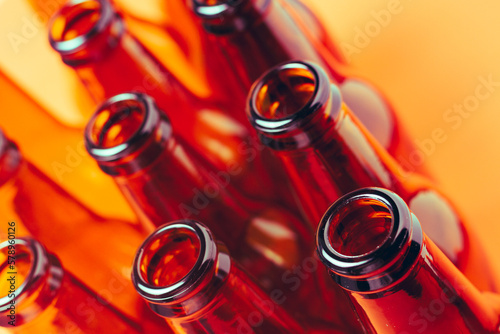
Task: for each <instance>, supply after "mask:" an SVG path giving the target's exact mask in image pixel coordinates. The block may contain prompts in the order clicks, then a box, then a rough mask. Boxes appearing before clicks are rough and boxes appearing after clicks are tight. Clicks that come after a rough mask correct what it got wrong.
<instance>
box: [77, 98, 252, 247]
mask: <svg viewBox="0 0 500 334" xmlns="http://www.w3.org/2000/svg"><path fill="white" fill-rule="evenodd" d="M117 130H118V131H117ZM85 139H86V147H87V150H88V151H89V153H90V155H91V156H92V157H93V158H94V159H96V161H97V162H98V164H99V166H100V168H101V169H102V170H103V171H104V172H105V173H106V174H108V175H110V176H112V177H113V178H114V179H115V181H116V182H117V184H118V186H119V187H120V188H121V190H122V192H123V193H124V194H125V196H126V198H127V199H128V201H129V202H130V203H131V205H132V207H133V208H135V210H136V212H137V213H138V215H139V216H140V217H141V218H143V219H145V220H148V221H150V222H152V223H153V224H155V225H156V226H160V225H162V224H164V223H165V222H167V221H170V220H174V219H181V218H189V217H191V216H197V217H201V218H203V219H206V220H207V221H210V222H214V221H221V220H222V221H224V222H225V221H227V222H229V221H231V222H232V227H231V230H230V231H227V229H224V228H223V227H222V226H223V225H224V224H218V226H221V227H219V228H217V226H214V232H215V233H216V234H217V235H218V236H219V237H226V236H229V235H232V236H233V239H234V236H241V235H242V234H243V231H244V228H245V224H246V223H247V221H248V218H249V214H248V213H247V212H246V211H247V210H245V209H244V207H245V205H244V204H239V203H245V200H243V199H241V198H240V197H241V196H239V195H238V194H237V193H236V192H234V191H233V190H232V189H231V185H230V184H229V182H230V175H226V174H224V173H220V172H216V171H214V170H213V168H211V166H210V165H209V164H208V163H207V162H206V161H205V160H204V159H202V158H201V157H200V156H199V155H197V154H196V152H195V151H194V150H193V149H191V147H190V146H188V145H187V144H185V143H184V142H183V141H182V140H181V139H180V138H176V137H175V136H174V135H173V134H172V127H171V125H170V122H169V120H168V119H167V117H166V116H165V115H164V114H163V113H161V112H160V110H159V109H158V107H157V106H156V104H155V103H154V101H153V100H152V99H151V98H150V97H149V96H147V95H143V94H136V93H127V94H121V95H118V96H115V97H113V98H111V99H109V100H108V101H106V102H105V103H104V104H103V105H102V106H101V107H100V108H99V109H98V110H97V112H96V113H95V114H94V116H93V117H92V118H91V120H90V121H89V123H88V125H87V128H86V131H85ZM224 240H225V241H226V240H228V242H229V243H231V241H230V240H231V238H229V239H226V238H224Z"/></svg>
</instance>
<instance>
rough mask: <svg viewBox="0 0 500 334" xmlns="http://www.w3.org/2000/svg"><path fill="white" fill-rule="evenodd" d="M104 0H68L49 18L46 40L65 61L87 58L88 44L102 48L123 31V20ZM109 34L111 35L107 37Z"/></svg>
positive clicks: (111, 42) (88, 58) (90, 57)
mask: <svg viewBox="0 0 500 334" xmlns="http://www.w3.org/2000/svg"><path fill="white" fill-rule="evenodd" d="M118 17H119V16H117V14H116V12H115V10H114V9H113V7H112V6H111V3H110V2H109V1H106V0H70V1H68V2H67V3H66V4H65V5H64V6H63V7H62V8H61V9H60V10H59V11H58V12H57V13H56V14H54V16H53V17H52V18H51V20H50V22H49V42H50V45H51V46H52V48H53V49H54V50H56V51H57V52H59V53H60V54H61V56H62V58H63V60H64V61H65V62H75V61H87V60H90V59H92V58H93V57H94V56H96V55H94V53H93V50H90V49H89V50H87V47H89V46H90V45H91V44H92V45H95V46H96V47H97V48H102V47H105V46H107V45H111V44H113V43H114V42H115V41H116V39H117V38H118V37H119V36H120V35H121V34H122V33H123V22H122V21H121V20H120V19H118V20H117V19H116V18H118ZM110 37H111V38H110Z"/></svg>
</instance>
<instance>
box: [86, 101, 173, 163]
mask: <svg viewBox="0 0 500 334" xmlns="http://www.w3.org/2000/svg"><path fill="white" fill-rule="evenodd" d="M130 104H133V106H134V107H136V108H138V110H140V112H141V113H142V115H141V117H142V121H141V123H140V125H139V126H138V127H137V129H136V130H135V131H134V132H133V133H132V134H130V135H129V136H128V137H127V138H126V139H125V140H124V141H123V142H122V143H119V144H116V145H112V146H110V147H105V146H103V145H102V144H101V143H100V142H99V141H100V140H101V139H102V138H99V137H101V136H103V135H105V134H106V131H108V130H109V128H111V127H112V126H113V125H115V122H118V121H121V120H123V119H124V117H123V116H122V117H123V118H120V113H121V112H123V109H120V106H122V107H126V106H128V105H130ZM115 109H116V110H115ZM113 111H114V112H113ZM102 117H107V118H106V119H105V120H106V122H102V120H101V118H102ZM125 117H126V116H125ZM162 121H163V122H162ZM101 123H102V124H101ZM160 123H161V126H162V128H161V129H162V134H161V135H162V137H163V138H166V137H169V136H170V135H171V132H172V127H171V125H170V122H169V121H168V119H167V118H166V116H165V115H163V114H160V111H159V110H158V107H157V105H156V103H155V101H154V100H153V98H152V97H150V96H148V95H146V94H142V93H137V92H129V93H122V94H119V95H115V96H113V97H111V98H109V99H108V100H106V101H105V102H104V103H102V104H101V105H100V106H99V107H98V108H97V110H96V111H95V112H94V114H93V115H92V117H91V118H90V120H89V122H88V123H87V126H86V128H85V133H84V135H85V146H86V148H87V151H88V152H89V154H90V155H91V156H92V157H93V158H94V159H95V160H97V161H98V162H112V161H118V160H121V159H123V158H125V157H128V156H130V155H131V154H133V153H135V152H136V151H138V150H139V149H141V147H142V146H143V145H144V143H146V142H147V141H148V140H149V139H151V137H152V136H153V135H154V134H155V131H156V130H157V129H158V127H159V125H160ZM96 127H99V128H98V129H96ZM96 131H97V134H96Z"/></svg>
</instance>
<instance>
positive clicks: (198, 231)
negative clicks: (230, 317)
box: [132, 220, 230, 315]
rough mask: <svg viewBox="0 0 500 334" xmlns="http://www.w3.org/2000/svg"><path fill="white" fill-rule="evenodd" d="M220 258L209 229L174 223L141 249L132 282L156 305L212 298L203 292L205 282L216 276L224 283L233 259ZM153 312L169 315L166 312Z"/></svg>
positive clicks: (185, 222) (193, 224) (185, 221)
mask: <svg viewBox="0 0 500 334" xmlns="http://www.w3.org/2000/svg"><path fill="white" fill-rule="evenodd" d="M219 255H220V254H219V251H218V247H217V244H216V243H215V241H214V239H213V236H212V233H211V232H210V231H209V230H208V228H207V227H205V226H204V225H203V224H201V223H199V222H196V221H193V220H179V221H174V222H171V223H169V224H167V225H163V226H162V227H159V228H158V229H157V230H156V231H155V232H153V234H151V235H150V236H149V237H148V238H147V239H146V241H145V242H144V243H143V244H142V246H141V247H140V248H139V250H138V252H137V255H136V258H135V260H134V265H133V270H132V281H133V283H134V286H135V288H136V290H137V291H138V293H139V294H140V295H141V296H142V297H143V298H144V299H146V300H147V301H148V302H150V303H152V304H182V303H183V301H186V300H188V299H193V298H205V299H209V298H210V296H209V295H208V294H204V293H200V291H202V290H203V287H204V285H205V282H207V281H211V280H212V278H213V277H219V278H220V279H221V280H222V279H223V278H224V277H225V276H226V275H227V273H228V272H229V263H230V260H229V257H227V258H226V259H221V258H220V257H219ZM220 260H224V261H222V262H221V261H220ZM198 304H199V305H198V306H200V305H201V304H202V303H198ZM153 309H154V310H155V311H157V312H158V313H161V314H164V315H165V312H166V311H165V310H162V309H161V308H156V309H155V308H153ZM191 311H193V310H191Z"/></svg>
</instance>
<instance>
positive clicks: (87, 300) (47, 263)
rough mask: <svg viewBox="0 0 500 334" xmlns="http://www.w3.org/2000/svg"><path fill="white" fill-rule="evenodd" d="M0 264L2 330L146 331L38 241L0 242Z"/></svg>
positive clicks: (53, 333) (51, 332) (119, 333)
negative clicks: (101, 298)
mask: <svg viewBox="0 0 500 334" xmlns="http://www.w3.org/2000/svg"><path fill="white" fill-rule="evenodd" d="M0 263H1V264H0V287H1V288H2V290H1V291H2V292H1V297H0V317H1V319H0V327H3V328H6V329H7V330H9V332H10V333H48V334H59V333H86V334H87V333H88V334H91V333H93V334H101V333H115V334H125V333H134V334H139V333H141V332H142V331H141V327H140V326H139V325H137V324H136V323H134V322H133V321H131V320H129V319H128V318H127V317H126V316H125V315H123V314H122V313H120V312H119V311H118V310H116V309H115V308H114V307H112V306H111V305H103V304H102V303H101V302H100V300H99V296H97V295H96V294H95V293H94V292H93V291H92V290H90V289H89V288H88V287H87V286H86V285H85V284H84V283H83V282H81V281H80V280H78V279H77V278H75V277H74V276H73V275H72V274H70V273H69V272H67V271H65V270H64V268H63V267H62V266H61V263H60V262H59V259H58V258H57V257H56V256H55V255H54V254H51V253H49V252H47V250H46V249H45V247H44V246H42V244H40V243H39V242H38V241H37V240H35V239H32V238H29V237H26V238H17V239H15V238H13V239H8V240H7V241H3V242H2V243H0ZM167 330H168V328H167Z"/></svg>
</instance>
